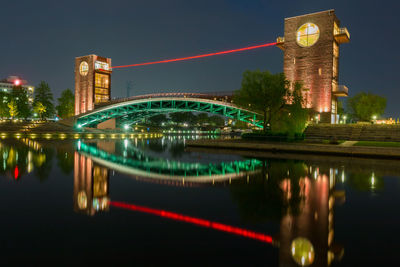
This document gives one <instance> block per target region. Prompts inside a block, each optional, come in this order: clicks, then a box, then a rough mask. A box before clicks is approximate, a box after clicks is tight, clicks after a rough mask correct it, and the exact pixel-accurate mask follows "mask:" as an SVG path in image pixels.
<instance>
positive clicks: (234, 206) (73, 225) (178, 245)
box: [0, 138, 400, 266]
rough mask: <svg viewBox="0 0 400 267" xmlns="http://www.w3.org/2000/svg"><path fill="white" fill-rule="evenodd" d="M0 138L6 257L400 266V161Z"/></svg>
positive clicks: (171, 142) (163, 142) (166, 142)
mask: <svg viewBox="0 0 400 267" xmlns="http://www.w3.org/2000/svg"><path fill="white" fill-rule="evenodd" d="M184 142H185V140H184V139H183V138H175V139H172V138H162V139H149V140H147V139H127V140H107V141H104V140H79V141H56V140H47V141H40V140H36V141H33V140H16V139H13V140H0V207H1V208H0V211H1V220H0V229H1V234H0V242H1V243H0V246H1V247H0V254H1V261H2V262H5V261H12V262H13V263H16V264H17V263H22V262H24V261H25V263H27V264H29V265H32V263H33V262H35V261H51V262H53V263H54V265H69V266H71V265H72V264H74V265H79V264H83V263H89V264H90V263H101V264H104V265H105V264H109V265H112V266H115V265H116V264H120V263H125V264H130V265H133V264H139V265H170V264H174V265H176V264H179V265H181V264H187V265H221V264H232V265H241V266H249V265H250V266H254V265H263V266H299V265H307V264H310V263H311V266H366V265H371V266H376V265H380V266H396V265H397V264H395V262H396V261H397V260H398V255H397V253H398V251H399V249H400V244H399V241H398V238H399V236H400V235H399V230H398V227H399V225H400V215H399V208H398V203H400V179H399V178H400V177H399V173H400V172H399V171H400V164H398V162H396V161H378V160H369V159H363V160H352V159H348V158H325V157H312V156H309V157H307V156H301V155H297V156H296V155H280V154H271V155H267V154H265V155H257V156H255V155H247V156H242V155H240V154H236V153H233V154H231V155H229V154H227V152H224V151H213V152H210V151H207V152H204V151H196V150H185V147H184Z"/></svg>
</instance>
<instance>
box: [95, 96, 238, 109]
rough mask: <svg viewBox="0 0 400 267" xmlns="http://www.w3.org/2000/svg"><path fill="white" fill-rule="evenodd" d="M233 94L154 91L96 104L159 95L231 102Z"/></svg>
mask: <svg viewBox="0 0 400 267" xmlns="http://www.w3.org/2000/svg"><path fill="white" fill-rule="evenodd" d="M232 96H233V92H215V93H154V94H146V95H138V96H130V97H124V98H116V99H113V100H111V101H109V102H104V103H100V104H97V105H96V108H98V107H103V106H108V105H112V104H117V103H121V102H126V101H132V100H140V99H151V98H159V97H182V98H188V97H189V98H190V97H194V98H202V99H210V100H219V101H224V102H231V100H232Z"/></svg>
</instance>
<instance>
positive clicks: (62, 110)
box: [56, 89, 75, 119]
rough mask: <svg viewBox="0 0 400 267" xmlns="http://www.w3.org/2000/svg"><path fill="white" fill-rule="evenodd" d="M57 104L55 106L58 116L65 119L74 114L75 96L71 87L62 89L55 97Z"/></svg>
mask: <svg viewBox="0 0 400 267" xmlns="http://www.w3.org/2000/svg"><path fill="white" fill-rule="evenodd" d="M57 100H58V106H57V107H56V110H57V113H58V116H60V117H61V118H63V119H65V118H68V117H72V116H74V115H75V96H74V93H73V92H72V91H71V89H66V90H64V91H62V93H61V97H60V98H58V99H57Z"/></svg>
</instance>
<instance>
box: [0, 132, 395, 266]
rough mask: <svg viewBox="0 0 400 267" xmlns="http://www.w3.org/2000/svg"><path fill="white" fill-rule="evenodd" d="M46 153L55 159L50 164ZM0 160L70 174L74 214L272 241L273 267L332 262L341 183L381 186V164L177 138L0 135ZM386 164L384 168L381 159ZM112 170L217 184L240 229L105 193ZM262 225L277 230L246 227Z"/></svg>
mask: <svg viewBox="0 0 400 267" xmlns="http://www.w3.org/2000/svg"><path fill="white" fill-rule="evenodd" d="M54 158H56V160H57V162H56V163H57V164H53V159H54ZM0 164H1V165H0V174H1V175H3V176H5V177H8V178H9V180H10V182H12V183H14V182H19V181H20V180H22V179H25V178H29V177H30V176H32V177H36V178H37V179H39V180H40V181H41V182H44V183H45V182H47V180H49V179H53V178H52V177H50V175H49V174H50V172H51V170H52V168H54V166H57V167H58V169H60V170H61V172H62V173H63V174H65V175H66V176H72V175H73V210H74V212H76V213H78V214H85V215H89V216H93V215H96V214H97V213H100V212H108V211H109V210H110V209H111V208H123V209H125V210H126V211H127V212H128V211H135V212H145V213H148V214H152V215H156V216H160V217H164V218H167V219H173V220H178V221H181V222H186V223H190V224H195V225H198V226H201V227H207V228H211V229H214V230H218V231H224V232H228V233H231V234H235V235H240V236H244V237H247V238H251V239H256V240H258V241H263V242H266V243H268V244H270V243H272V244H273V246H275V247H276V248H277V250H278V255H279V263H280V265H281V266H299V265H302V266H307V265H312V266H329V265H331V264H332V262H333V261H334V260H339V261H340V260H341V259H342V258H343V257H344V256H343V255H344V247H343V245H341V244H340V241H341V240H335V206H336V207H337V206H338V205H344V204H345V203H346V192H345V191H344V190H342V189H343V185H346V186H347V187H348V188H350V190H355V191H359V192H367V194H371V195H376V194H380V193H381V192H382V191H383V189H384V187H385V184H384V179H383V173H384V172H383V169H382V168H378V167H376V166H374V167H373V168H372V167H370V168H367V167H365V165H362V164H361V165H359V166H357V165H349V164H346V163H344V162H340V163H332V162H321V161H317V160H298V159H291V160H286V159H285V160H284V159H276V158H272V157H271V158H264V159H256V158H242V157H233V156H226V155H217V156H216V155H212V154H201V153H198V154H196V153H193V154H190V153H188V152H186V151H185V150H184V146H183V139H182V140H179V139H176V140H169V139H166V138H163V139H156V140H150V141H149V140H147V139H125V140H118V141H111V142H110V141H106V140H101V141H96V140H80V141H78V142H76V143H72V142H70V143H68V142H66V141H64V142H59V143H57V144H55V143H51V142H40V141H33V140H29V139H20V140H2V141H1V143H0ZM387 169H390V167H388V166H386V165H385V168H384V170H385V171H386V170H387ZM114 171H117V172H120V173H124V174H125V175H127V176H129V177H132V178H134V179H136V180H140V181H143V182H145V183H148V182H151V183H160V184H168V185H172V186H180V187H183V186H185V187H186V186H199V185H201V186H202V187H220V188H223V189H224V190H226V191H227V192H228V193H229V194H230V196H231V199H232V202H233V203H234V204H235V206H236V207H237V210H235V212H237V213H238V215H239V216H240V218H241V221H242V224H243V227H238V226H235V225H234V224H235V223H232V225H229V224H228V222H229V220H228V222H227V221H226V218H225V217H222V218H217V219H216V221H211V220H210V218H206V216H205V217H204V218H200V217H195V216H194V214H180V213H177V212H174V211H173V210H161V209H157V208H156V207H145V206H138V205H136V204H135V203H124V201H125V200H124V199H110V186H111V179H113V178H111V177H113V176H112V175H110V174H111V173H112V172H114ZM396 171H397V169H395V172H396ZM116 179H117V178H116ZM185 189H186V188H185ZM69 205H71V204H69ZM82 217H84V216H82ZM269 223H274V224H275V225H277V226H279V227H278V228H277V229H279V230H277V231H275V232H265V233H262V232H257V231H253V230H252V228H253V227H254V226H255V225H259V224H269ZM256 237H259V238H256ZM254 242H256V241H254Z"/></svg>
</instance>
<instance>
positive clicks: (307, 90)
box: [277, 10, 350, 123]
mask: <svg viewBox="0 0 400 267" xmlns="http://www.w3.org/2000/svg"><path fill="white" fill-rule="evenodd" d="M349 41H350V34H349V32H348V31H347V29H346V28H342V27H341V25H340V21H339V19H338V18H337V17H336V15H335V11H334V10H327V11H322V12H317V13H312V14H306V15H302V16H297V17H291V18H286V19H285V35H284V37H279V38H278V39H277V46H278V47H279V48H281V49H282V50H283V51H284V63H283V65H284V67H283V68H284V73H285V75H286V78H287V79H288V80H289V81H291V82H292V84H293V83H294V82H301V83H302V84H303V88H304V91H303V97H304V99H305V107H307V108H309V109H310V110H311V111H312V113H311V114H312V115H313V116H312V117H313V118H314V119H315V118H317V120H318V121H321V122H330V123H338V116H337V98H338V97H343V96H347V95H348V89H347V87H346V86H343V85H339V83H338V82H339V45H340V44H343V43H348V42H349Z"/></svg>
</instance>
